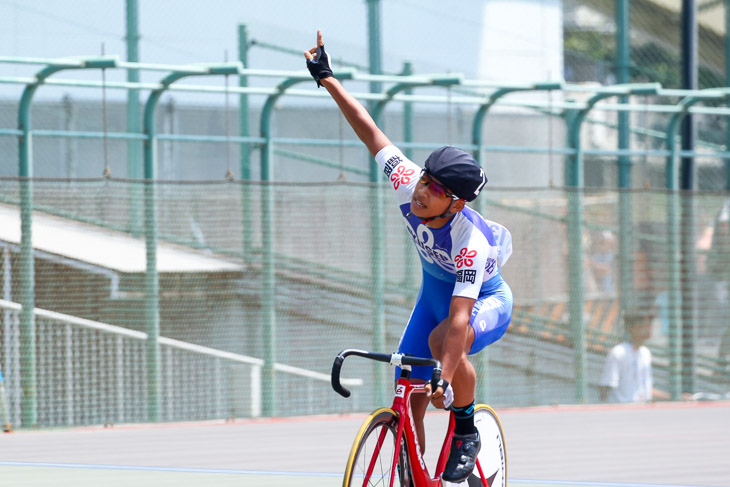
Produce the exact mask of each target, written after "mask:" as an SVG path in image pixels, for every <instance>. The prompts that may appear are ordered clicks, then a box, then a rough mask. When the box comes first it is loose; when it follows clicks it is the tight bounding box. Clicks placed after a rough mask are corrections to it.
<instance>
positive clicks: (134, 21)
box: [126, 0, 142, 236]
mask: <svg viewBox="0 0 730 487" xmlns="http://www.w3.org/2000/svg"><path fill="white" fill-rule="evenodd" d="M138 11H139V9H138V7H137V0H127V37H126V40H127V61H128V62H130V63H136V62H139V27H138V15H137V14H138ZM127 81H128V82H130V83H138V82H139V70H138V69H128V70H127ZM127 132H128V133H130V134H138V133H140V123H139V90H138V89H137V88H130V89H129V90H127ZM138 147H139V141H137V140H130V141H128V142H127V177H128V178H129V179H139V176H140V164H139V152H138ZM131 192H132V194H131V202H130V203H131V204H130V207H129V228H130V230H131V232H132V235H135V236H139V235H140V234H141V231H142V226H141V225H140V222H139V219H140V218H139V217H140V203H141V200H142V196H141V194H140V191H139V186H138V185H137V184H134V183H133V185H132V187H131Z"/></svg>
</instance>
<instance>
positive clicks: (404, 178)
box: [390, 166, 416, 189]
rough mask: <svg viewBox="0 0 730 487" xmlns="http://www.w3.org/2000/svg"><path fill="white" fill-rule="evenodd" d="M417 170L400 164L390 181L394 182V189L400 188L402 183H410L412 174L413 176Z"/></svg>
mask: <svg viewBox="0 0 730 487" xmlns="http://www.w3.org/2000/svg"><path fill="white" fill-rule="evenodd" d="M415 172H416V170H415V169H412V168H409V169H406V168H405V167H404V166H398V168H397V169H396V170H395V172H393V173H391V175H390V181H391V182H392V183H393V189H398V188H399V187H400V185H401V184H408V183H410V182H411V176H413V175H414V174H415Z"/></svg>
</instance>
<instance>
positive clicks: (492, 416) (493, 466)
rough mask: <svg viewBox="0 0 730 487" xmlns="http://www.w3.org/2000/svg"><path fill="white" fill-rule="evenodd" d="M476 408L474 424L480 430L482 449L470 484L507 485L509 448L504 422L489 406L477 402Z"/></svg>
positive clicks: (497, 486) (500, 486)
mask: <svg viewBox="0 0 730 487" xmlns="http://www.w3.org/2000/svg"><path fill="white" fill-rule="evenodd" d="M474 409H475V411H474V426H476V428H477V429H478V430H479V437H480V438H481V440H482V449H481V450H480V451H479V456H478V457H477V466H476V468H474V473H473V474H472V476H471V477H470V478H469V486H470V487H471V486H472V485H480V486H483V487H507V450H506V449H505V444H504V431H503V430H502V423H500V421H499V418H498V417H497V413H495V412H494V409H492V408H490V407H489V406H487V405H485V404H477V405H476V407H475V408H474ZM475 477H477V478H475Z"/></svg>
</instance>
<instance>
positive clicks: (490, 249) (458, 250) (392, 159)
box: [375, 145, 512, 299]
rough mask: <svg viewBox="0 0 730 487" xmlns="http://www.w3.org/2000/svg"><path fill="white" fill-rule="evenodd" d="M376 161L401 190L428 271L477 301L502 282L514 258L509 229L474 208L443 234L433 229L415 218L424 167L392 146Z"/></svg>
mask: <svg viewBox="0 0 730 487" xmlns="http://www.w3.org/2000/svg"><path fill="white" fill-rule="evenodd" d="M375 160H376V161H377V163H378V165H379V166H380V167H381V168H382V169H383V172H384V173H385V175H386V177H387V178H388V182H389V184H390V186H391V187H392V188H393V189H394V190H395V196H396V200H397V202H398V205H399V208H400V210H401V213H402V215H403V217H404V218H405V221H406V228H407V230H408V233H409V234H410V235H411V237H412V238H413V243H414V244H415V246H416V249H417V250H418V254H419V257H420V259H421V265H422V266H423V269H424V271H426V272H428V273H429V274H431V275H432V276H434V277H436V278H438V279H441V280H443V281H449V282H453V283H454V292H453V295H454V296H464V297H470V298H474V299H476V298H477V297H478V296H479V294H480V291H483V290H485V288H491V287H492V286H495V287H496V286H498V285H499V284H500V283H501V282H502V277H501V274H500V271H499V265H501V264H504V263H505V262H507V259H508V258H509V256H510V254H511V253H512V236H511V235H510V233H509V231H508V230H507V229H506V228H505V227H503V226H502V225H500V224H498V223H495V222H491V221H489V220H485V219H484V218H483V217H482V216H481V215H480V214H479V213H477V212H476V211H475V210H473V209H471V208H470V207H468V206H466V207H464V209H463V210H462V211H460V212H459V213H457V214H456V215H455V216H454V218H452V219H451V221H449V223H448V224H447V225H445V226H444V227H442V228H431V227H429V226H427V225H426V224H424V223H422V222H421V220H420V219H419V218H418V217H416V216H414V215H412V214H410V203H411V198H412V196H413V192H414V190H415V188H416V184H417V183H418V178H419V177H420V174H421V167H419V166H418V165H417V164H415V163H414V162H412V161H411V160H409V159H408V158H407V157H406V156H405V155H404V154H403V153H402V152H401V151H400V150H399V149H398V148H397V147H395V146H392V145H391V146H387V147H384V148H383V149H381V150H380V152H378V153H377V154H376V156H375ZM498 261H499V265H498Z"/></svg>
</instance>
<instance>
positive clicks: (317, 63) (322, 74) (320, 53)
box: [307, 45, 334, 88]
mask: <svg viewBox="0 0 730 487" xmlns="http://www.w3.org/2000/svg"><path fill="white" fill-rule="evenodd" d="M307 69H308V70H309V73H310V74H311V75H312V78H314V81H316V82H317V88H319V87H321V86H322V83H320V82H319V80H321V79H324V78H329V77H330V76H334V74H332V68H331V67H330V57H329V55H328V54H327V53H326V52H325V50H324V45H321V46H319V47H318V48H317V52H316V56H315V59H314V60H310V59H307Z"/></svg>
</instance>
